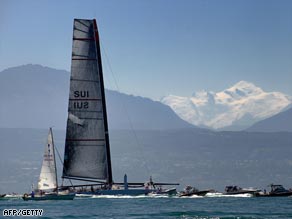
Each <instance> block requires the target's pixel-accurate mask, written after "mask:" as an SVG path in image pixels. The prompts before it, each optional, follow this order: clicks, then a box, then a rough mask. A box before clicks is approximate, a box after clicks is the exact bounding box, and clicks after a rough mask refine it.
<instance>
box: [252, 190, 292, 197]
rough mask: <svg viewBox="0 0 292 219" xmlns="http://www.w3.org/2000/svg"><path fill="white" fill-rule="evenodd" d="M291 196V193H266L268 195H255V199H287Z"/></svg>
mask: <svg viewBox="0 0 292 219" xmlns="http://www.w3.org/2000/svg"><path fill="white" fill-rule="evenodd" d="M288 196H292V191H291V192H283V193H272V194H270V193H268V194H259V193H257V194H255V197H288Z"/></svg>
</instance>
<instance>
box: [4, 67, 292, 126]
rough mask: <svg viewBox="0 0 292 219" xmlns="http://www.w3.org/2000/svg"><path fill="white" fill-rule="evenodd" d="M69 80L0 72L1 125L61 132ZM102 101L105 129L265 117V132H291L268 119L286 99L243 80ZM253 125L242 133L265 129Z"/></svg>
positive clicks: (25, 70) (34, 71)
mask: <svg viewBox="0 0 292 219" xmlns="http://www.w3.org/2000/svg"><path fill="white" fill-rule="evenodd" d="M69 81H70V74H69V72H67V71H64V70H56V69H53V68H49V67H43V66H40V65H32V64H29V65H23V66H18V67H13V68H9V69H6V70H4V71H2V72H0V98H1V102H2V104H0V127H5V128H16V127H17V128H47V127H50V126H53V127H55V128H59V129H65V126H66V119H67V107H68V95H69ZM106 100H107V110H108V118H109V119H108V120H109V128H110V129H136V130H151V129H155V130H165V129H179V128H194V127H196V128H198V126H200V127H201V128H209V129H216V130H243V129H246V128H248V127H250V126H252V125H253V124H255V123H256V122H258V121H262V120H265V119H268V120H269V121H270V122H268V126H269V128H268V129H269V131H270V132H273V131H279V130H280V131H291V129H292V128H291V122H289V121H290V120H289V118H291V117H289V116H286V117H287V119H283V116H280V117H277V116H276V117H275V118H274V119H272V120H270V117H273V116H274V115H277V114H278V113H281V112H283V111H285V109H289V108H290V107H291V97H289V96H287V95H285V94H282V93H280V92H265V91H263V90H262V89H261V88H259V87H256V86H255V85H254V84H252V83H250V82H246V81H241V82H239V83H237V84H235V85H234V86H232V87H231V88H229V89H226V90H224V91H222V92H218V93H214V92H206V91H202V92H197V93H195V94H194V95H193V96H192V97H178V96H173V95H169V96H167V97H164V98H162V100H161V102H159V101H153V100H151V99H149V98H144V97H139V96H133V95H127V94H123V93H120V92H117V91H111V90H106ZM260 124H261V123H260ZM263 124H265V123H263ZM274 124H275V127H274ZM256 127H257V128H254V127H253V128H250V129H247V130H248V131H266V130H267V126H266V125H263V126H256ZM261 127H262V128H261Z"/></svg>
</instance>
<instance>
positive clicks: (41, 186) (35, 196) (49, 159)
mask: <svg viewBox="0 0 292 219" xmlns="http://www.w3.org/2000/svg"><path fill="white" fill-rule="evenodd" d="M74 197H75V194H74V193H72V194H69V193H68V194H66V193H65V194H64V191H63V192H62V193H61V192H59V191H58V179H57V167H56V159H55V146H54V140H53V131H52V128H50V130H49V134H48V139H47V143H46V145H45V151H44V157H43V164H42V168H41V173H40V177H39V181H38V186H37V189H36V190H35V189H34V188H32V192H31V194H24V196H23V197H22V198H23V199H24V200H35V201H40V200H73V199H74Z"/></svg>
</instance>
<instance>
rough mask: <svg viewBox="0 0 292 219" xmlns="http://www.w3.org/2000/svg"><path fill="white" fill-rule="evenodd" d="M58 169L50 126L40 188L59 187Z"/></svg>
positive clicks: (39, 183) (39, 182)
mask: <svg viewBox="0 0 292 219" xmlns="http://www.w3.org/2000/svg"><path fill="white" fill-rule="evenodd" d="M57 186H58V183H57V169H56V160H55V148H54V141H53V132H52V129H51V128H50V130H49V134H48V141H47V144H46V145H45V153H44V159H43V165H42V169H41V174H40V178H39V181H38V189H40V190H51V189H55V188H57Z"/></svg>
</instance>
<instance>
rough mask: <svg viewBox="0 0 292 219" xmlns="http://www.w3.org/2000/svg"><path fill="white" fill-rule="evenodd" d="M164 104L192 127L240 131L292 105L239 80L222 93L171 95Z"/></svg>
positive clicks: (278, 95)
mask: <svg viewBox="0 0 292 219" xmlns="http://www.w3.org/2000/svg"><path fill="white" fill-rule="evenodd" d="M161 102H162V103H164V104H166V105H168V106H170V107H171V108H172V109H173V110H174V111H175V112H176V113H177V114H178V115H179V116H180V117H181V118H182V119H184V120H186V121H188V122H189V123H191V124H194V125H197V126H203V127H209V128H213V129H222V128H224V127H225V128H227V127H230V126H232V129H235V130H236V129H237V130H240V129H244V128H246V127H249V126H251V125H252V124H254V123H255V122H257V121H260V120H262V119H265V118H267V117H270V116H273V115H275V114H277V113H279V112H281V111H282V110H284V109H285V108H286V107H287V106H288V105H289V104H291V102H292V98H291V97H290V96H288V95H285V94H283V93H280V92H265V91H263V90H262V89H261V88H259V87H257V86H255V85H254V84H252V83H250V82H247V81H240V82H238V83H236V84H235V85H234V86H232V87H230V88H228V89H226V90H224V91H222V92H218V93H214V92H207V91H200V92H196V93H194V95H193V96H192V97H180V96H174V95H169V96H166V97H164V98H162V99H161Z"/></svg>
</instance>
